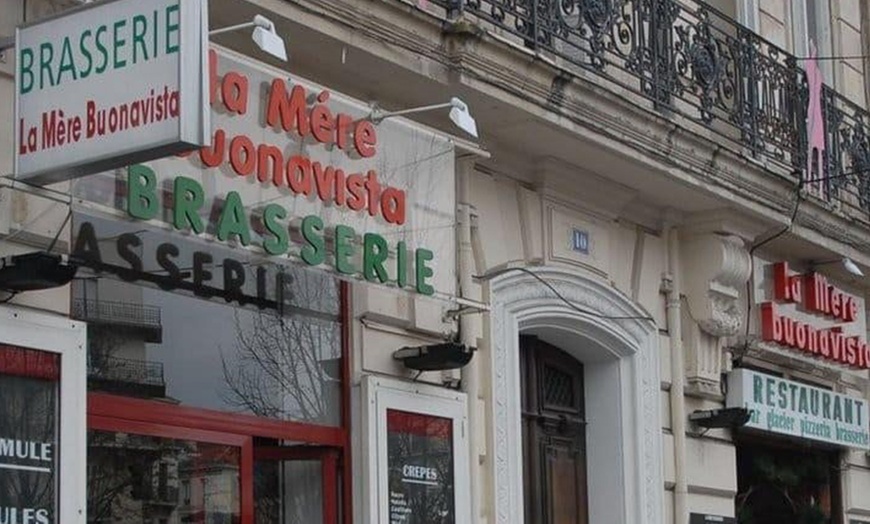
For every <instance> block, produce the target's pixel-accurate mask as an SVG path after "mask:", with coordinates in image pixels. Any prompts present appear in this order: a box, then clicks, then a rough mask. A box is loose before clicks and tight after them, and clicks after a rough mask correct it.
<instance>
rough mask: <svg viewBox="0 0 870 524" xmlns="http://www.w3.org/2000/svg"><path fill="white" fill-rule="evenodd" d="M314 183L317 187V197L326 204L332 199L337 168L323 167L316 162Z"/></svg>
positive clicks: (314, 165)
mask: <svg viewBox="0 0 870 524" xmlns="http://www.w3.org/2000/svg"><path fill="white" fill-rule="evenodd" d="M312 167H313V168H314V183H315V184H316V185H317V196H318V197H319V198H320V200H323V201H324V202H326V201H327V200H329V199H330V198H331V197H332V191H333V189H334V184H335V168H334V167H332V166H326V167H323V166H321V165H320V162H314V164H313V165H312Z"/></svg>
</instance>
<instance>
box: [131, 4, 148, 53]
mask: <svg viewBox="0 0 870 524" xmlns="http://www.w3.org/2000/svg"><path fill="white" fill-rule="evenodd" d="M147 30H148V19H147V18H145V17H144V16H142V15H136V16H134V17H133V63H134V64H135V63H136V62H137V61H138V60H139V59H138V57H137V53H136V50H137V49H138V48H139V46H141V47H142V54H143V55H144V58H143V59H142V60H148V48H147V47H145V32H146V31H147Z"/></svg>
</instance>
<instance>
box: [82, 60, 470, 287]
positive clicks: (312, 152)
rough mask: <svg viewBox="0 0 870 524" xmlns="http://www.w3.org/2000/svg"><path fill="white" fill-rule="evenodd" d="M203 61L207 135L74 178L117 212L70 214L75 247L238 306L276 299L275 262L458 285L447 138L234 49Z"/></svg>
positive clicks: (405, 283)
mask: <svg viewBox="0 0 870 524" xmlns="http://www.w3.org/2000/svg"><path fill="white" fill-rule="evenodd" d="M209 65H210V67H209V84H210V86H211V87H210V101H211V108H212V122H213V123H214V130H213V139H212V144H211V145H210V146H208V147H204V148H202V149H200V150H199V151H197V152H195V153H192V154H184V155H179V156H174V157H168V158H165V159H160V160H157V161H153V162H149V163H147V164H135V165H131V166H129V167H128V168H127V169H126V170H125V171H124V172H123V173H117V174H114V175H111V176H113V177H117V178H116V179H115V180H114V181H113V182H112V183H111V184H110V185H108V186H105V187H108V188H110V189H109V190H108V191H105V190H100V189H99V188H97V187H96V185H97V184H98V183H99V182H100V177H96V178H94V179H92V180H91V179H82V180H81V181H79V183H78V190H79V192H80V195H77V196H83V197H84V199H85V200H90V198H91V197H90V195H89V194H101V193H102V194H105V193H107V192H111V191H113V192H114V195H110V197H109V198H108V199H106V201H105V202H103V203H106V204H108V205H110V206H111V207H112V208H114V211H115V212H116V213H118V212H119V215H120V216H118V215H116V217H117V219H116V221H115V222H114V223H113V224H111V225H109V226H107V225H106V224H105V223H103V225H101V221H100V220H97V219H91V218H87V217H86V214H85V213H84V212H82V213H79V214H77V217H78V219H77V220H76V222H77V226H76V239H75V242H74V249H73V254H74V255H75V256H76V257H77V258H79V259H83V260H87V261H90V262H92V263H95V264H97V266H98V268H99V269H101V270H107V269H108V268H110V267H115V268H117V269H119V270H120V272H119V273H118V274H119V276H121V278H124V279H127V280H143V279H144V280H148V279H153V278H158V277H159V280H160V281H159V282H157V284H158V285H160V286H161V287H163V288H166V289H170V288H171V289H185V288H186V287H190V289H191V290H192V291H193V292H195V293H197V294H203V292H204V291H203V289H202V288H203V287H204V286H205V287H209V288H210V290H209V291H208V293H209V294H211V295H214V296H224V298H226V299H227V300H235V301H237V302H240V303H246V302H250V301H257V302H260V303H262V302H263V300H264V299H265V300H267V301H269V300H272V301H274V300H275V299H276V297H272V296H269V295H270V292H269V289H271V288H273V287H274V288H275V289H280V288H281V282H280V279H281V278H282V277H281V274H280V263H281V262H282V261H285V262H290V261H293V262H297V263H302V264H305V265H308V266H314V267H317V268H320V269H322V270H325V271H329V272H330V273H332V274H334V275H336V276H339V277H343V278H353V279H357V280H360V281H364V282H372V283H376V284H382V285H387V286H390V287H392V288H394V289H397V290H404V291H410V292H413V293H417V294H420V295H439V294H440V295H447V296H452V295H453V294H454V293H455V279H454V278H453V271H454V267H453V266H454V264H453V262H454V252H455V246H454V241H453V239H454V234H455V233H454V224H455V218H454V217H455V215H454V205H455V202H454V200H455V196H454V182H453V180H454V178H453V177H454V165H453V161H454V160H453V144H452V143H451V142H450V141H449V140H446V139H445V138H442V137H440V136H438V135H437V134H435V133H433V132H432V131H430V130H427V129H425V128H422V127H420V126H415V125H412V124H410V123H406V122H402V121H394V120H389V121H384V122H383V123H381V124H379V125H377V126H376V125H375V124H374V123H373V122H371V121H370V120H369V119H368V118H367V115H368V112H369V108H368V107H367V106H366V105H364V104H361V103H359V102H356V101H354V100H352V99H350V98H348V97H345V96H343V95H341V94H339V93H336V92H334V91H332V90H329V89H326V88H324V87H321V86H317V85H316V84H313V83H309V82H306V81H304V80H301V79H299V78H293V79H291V80H288V79H287V78H286V76H285V75H283V74H281V73H280V72H278V71H276V70H273V69H271V68H266V67H264V66H262V65H261V64H256V63H252V62H251V61H250V60H249V59H246V58H245V57H242V56H240V55H237V54H235V53H232V52H230V51H225V50H217V49H215V50H212V51H211V53H210V57H209ZM103 180H105V178H103ZM105 187H104V188H103V189H105ZM82 217H85V218H83V219H82ZM124 224H126V225H127V229H126V230H120V227H121V226H122V225H124ZM143 226H145V227H149V228H150V227H157V228H160V230H161V231H162V232H163V233H161V234H159V235H157V234H152V233H144V234H143V232H142V231H143ZM105 239H116V242H112V243H109V242H106V241H105ZM218 250H220V254H218V252H217V251H218ZM267 263H274V264H279V267H278V272H277V274H276V275H270V274H268V273H269V270H268V267H269V266H268V264H267ZM185 268H186V269H185ZM273 282H277V283H276V284H275V285H274V286H272V284H271V283H273ZM212 288H213V289H212Z"/></svg>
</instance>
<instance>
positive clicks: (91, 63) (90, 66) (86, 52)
mask: <svg viewBox="0 0 870 524" xmlns="http://www.w3.org/2000/svg"><path fill="white" fill-rule="evenodd" d="M92 35H93V33H92V32H91V30H90V29H86V30H85V31H84V32H83V33H82V36H81V38H79V51H80V52H81V54H82V56H84V57H85V59H86V60H87V61H88V67H87V68H85V69H82V70H81V71H80V72H79V78H87V77H89V76H90V75H91V69H93V68H94V59H93V57H92V56H91V51H90V49H88V46H87V45H85V38H86V37H89V36H92Z"/></svg>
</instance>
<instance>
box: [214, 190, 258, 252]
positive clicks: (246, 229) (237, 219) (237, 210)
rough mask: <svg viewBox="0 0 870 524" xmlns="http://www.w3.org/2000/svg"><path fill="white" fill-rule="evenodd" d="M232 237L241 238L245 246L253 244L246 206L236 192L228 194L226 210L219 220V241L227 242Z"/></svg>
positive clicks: (224, 209)
mask: <svg viewBox="0 0 870 524" xmlns="http://www.w3.org/2000/svg"><path fill="white" fill-rule="evenodd" d="M230 235H236V236H237V237H239V241H240V242H241V243H242V245H243V246H247V245H248V244H250V243H251V231H250V226H249V225H248V217H247V216H246V215H245V206H244V205H243V204H242V197H241V196H239V194H238V193H237V192H236V191H230V192H229V193H227V198H226V200H225V201H224V208H223V209H222V210H221V216H220V219H219V220H218V230H217V237H218V240H223V241H226V240H227V239H229V238H230Z"/></svg>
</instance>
